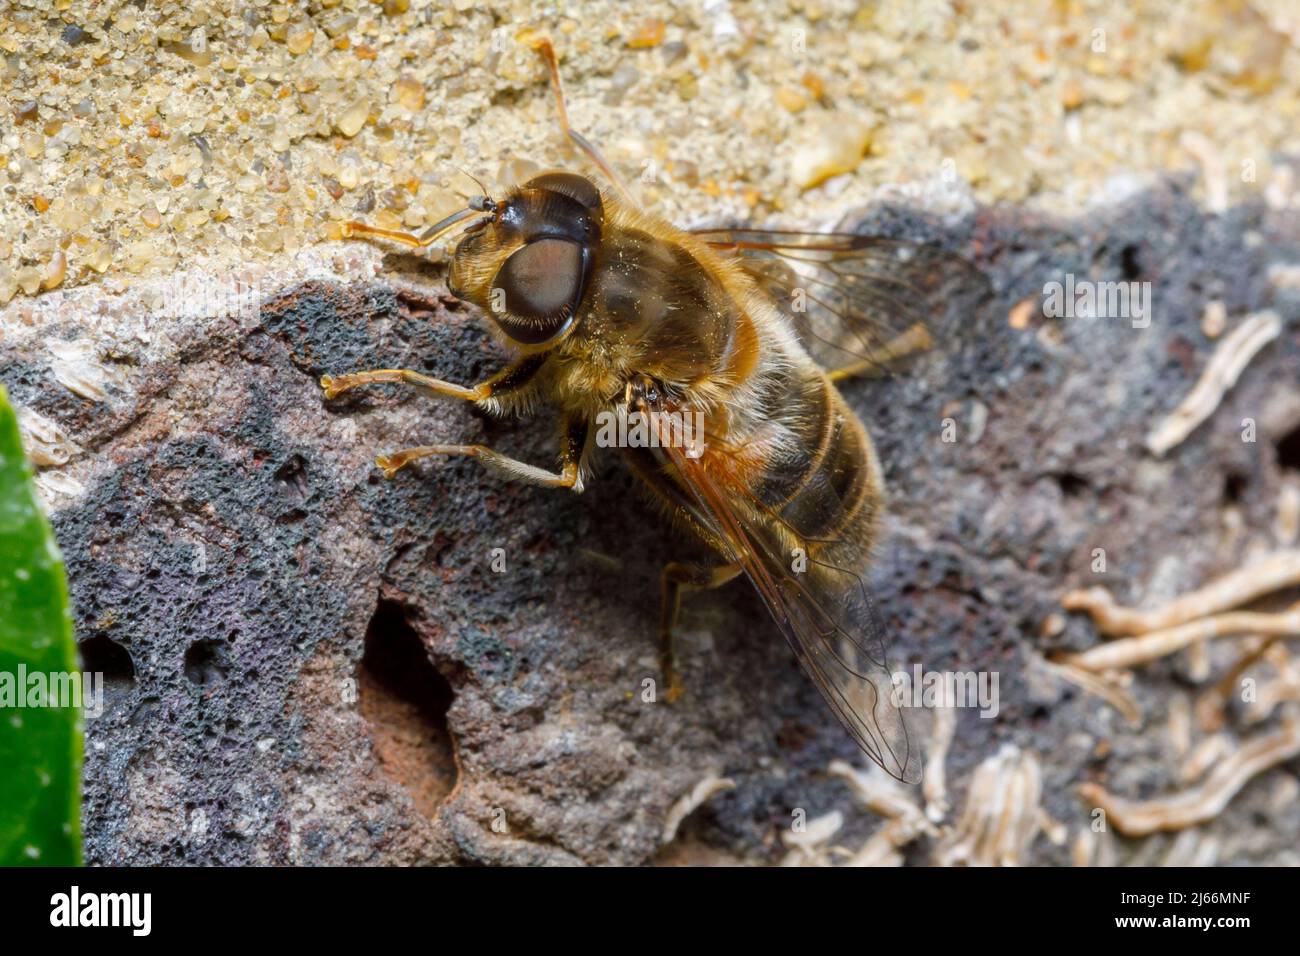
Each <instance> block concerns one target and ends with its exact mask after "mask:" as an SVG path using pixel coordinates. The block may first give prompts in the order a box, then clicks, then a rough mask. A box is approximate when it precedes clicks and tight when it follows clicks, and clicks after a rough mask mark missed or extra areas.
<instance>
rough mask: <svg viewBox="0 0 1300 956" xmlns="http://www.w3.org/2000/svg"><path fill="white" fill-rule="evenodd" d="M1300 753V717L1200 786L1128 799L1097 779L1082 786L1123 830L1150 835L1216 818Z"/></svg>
mask: <svg viewBox="0 0 1300 956" xmlns="http://www.w3.org/2000/svg"><path fill="white" fill-rule="evenodd" d="M1297 754H1300V720H1294V719H1292V720H1290V721H1288V722H1287V725H1286V726H1285V727H1284V728H1283V729H1282V730H1280V731H1278V732H1277V733H1274V734H1269V735H1268V736H1266V737H1260V738H1257V739H1256V740H1253V741H1251V742H1249V743H1247V744H1246V745H1244V746H1243V747H1241V748H1240V749H1239V750H1237V751H1236V752H1234V753H1232V754H1230V755H1228V756H1227V757H1225V758H1224V760H1223V761H1222V762H1221V763H1219V764H1218V765H1217V766H1216V767H1215V768H1214V769H1213V771H1211V773H1210V775H1209V777H1207V778H1206V780H1205V782H1204V783H1203V784H1201V785H1200V786H1197V787H1193V788H1191V789H1189V790H1184V791H1182V792H1181V793H1176V794H1173V795H1172V796H1168V797H1164V798H1161V799H1158V800H1145V801H1139V800H1127V799H1125V798H1123V797H1118V796H1115V795H1114V794H1111V793H1109V792H1107V791H1106V790H1105V789H1103V788H1102V787H1100V786H1098V785H1097V784H1095V783H1085V784H1083V785H1082V786H1080V787H1079V794H1080V796H1082V797H1083V798H1084V799H1085V800H1087V801H1088V802H1089V803H1091V804H1093V805H1094V806H1097V807H1100V808H1101V809H1102V810H1104V811H1105V813H1106V819H1107V820H1108V821H1109V822H1110V824H1111V825H1112V826H1114V827H1115V829H1116V830H1118V831H1119V832H1120V833H1122V834H1124V835H1125V836H1130V837H1140V836H1147V835H1148V834H1151V833H1156V832H1159V831H1161V830H1168V831H1173V830H1182V829H1185V828H1187V827H1191V826H1196V825H1197V824H1200V823H1205V822H1206V821H1207V820H1212V819H1214V818H1215V817H1217V816H1218V815H1219V814H1220V813H1222V812H1223V809H1224V808H1225V807H1226V806H1227V805H1228V804H1229V802H1231V800H1232V798H1233V797H1235V796H1236V795H1237V793H1238V791H1240V790H1241V788H1242V787H1244V786H1245V785H1246V784H1247V783H1248V782H1250V780H1251V779H1252V778H1253V777H1255V776H1257V775H1259V774H1261V773H1263V772H1264V771H1265V770H1268V769H1269V768H1271V767H1275V766H1277V765H1278V764H1280V763H1282V762H1283V761H1286V760H1290V759H1291V758H1292V757H1295V756H1296V755H1297Z"/></svg>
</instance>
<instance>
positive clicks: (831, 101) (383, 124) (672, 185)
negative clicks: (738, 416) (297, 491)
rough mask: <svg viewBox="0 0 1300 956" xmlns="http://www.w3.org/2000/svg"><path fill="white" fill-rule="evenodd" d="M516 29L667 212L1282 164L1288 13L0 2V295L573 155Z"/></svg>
mask: <svg viewBox="0 0 1300 956" xmlns="http://www.w3.org/2000/svg"><path fill="white" fill-rule="evenodd" d="M52 7H53V11H52V10H51V8H52ZM527 30H541V31H545V32H546V33H548V34H550V35H551V36H552V37H553V38H554V40H555V42H556V45H557V47H558V49H559V51H560V55H561V57H562V59H563V66H562V68H563V73H564V76H565V80H566V83H567V87H568V92H569V97H570V109H571V113H572V117H573V121H574V123H575V125H576V126H577V127H578V128H579V129H582V130H584V131H585V132H586V133H587V134H588V135H589V136H590V137H591V138H592V139H594V140H595V141H597V142H598V143H599V144H601V145H602V146H603V148H604V149H605V150H606V152H607V153H608V156H609V158H610V159H611V160H612V162H613V163H614V165H615V166H616V168H618V169H619V170H620V171H621V172H622V173H623V175H624V176H625V177H626V178H628V179H629V180H631V181H632V182H633V183H634V188H635V189H636V191H637V192H638V193H639V194H640V195H641V197H642V199H643V200H644V201H645V202H646V204H647V205H649V206H650V207H651V208H654V209H657V210H660V211H662V212H663V213H665V214H666V215H668V216H670V217H671V218H674V219H676V220H678V221H686V222H692V223H694V222H700V221H707V220H713V221H723V220H728V221H729V220H736V219H747V220H756V221H764V222H781V223H786V224H800V225H805V226H808V225H824V224H826V223H828V222H833V221H834V220H835V219H836V218H837V216H838V214H839V213H840V212H842V211H843V210H844V209H845V208H846V207H848V206H851V205H859V206H860V205H862V204H863V203H864V202H865V201H867V200H870V199H872V198H880V197H885V198H894V199H901V200H908V199H912V200H916V199H919V198H922V197H924V198H925V199H926V201H928V202H931V203H933V202H936V201H937V202H941V203H942V202H948V203H960V202H963V201H965V199H966V197H967V196H968V191H969V195H973V197H974V198H975V199H976V200H978V201H981V202H999V201H1012V202H1029V203H1034V204H1039V205H1041V206H1042V207H1043V208H1045V209H1049V210H1052V211H1056V212H1062V213H1070V212H1075V211H1078V210H1079V209H1080V208H1083V207H1084V206H1086V204H1087V203H1088V202H1089V201H1091V200H1093V199H1096V198H1099V197H1100V198H1106V197H1110V198H1114V197H1115V196H1117V195H1122V194H1124V193H1126V192H1129V191H1131V190H1132V189H1133V188H1134V187H1135V179H1134V177H1135V176H1136V177H1137V180H1136V182H1140V181H1141V180H1142V178H1143V177H1148V176H1149V174H1152V173H1158V172H1161V171H1165V170H1170V169H1188V168H1199V169H1200V170H1202V171H1203V172H1205V173H1206V174H1207V175H1206V177H1205V184H1204V188H1205V190H1206V199H1207V202H1209V203H1211V204H1224V203H1226V202H1228V201H1229V200H1230V198H1232V197H1233V196H1234V194H1238V193H1240V192H1241V191H1243V190H1246V191H1249V190H1253V189H1261V188H1267V187H1268V185H1269V184H1270V183H1273V182H1274V180H1275V173H1274V167H1273V165H1272V162H1271V160H1272V158H1273V157H1274V156H1276V155H1277V154H1278V153H1279V152H1285V151H1292V152H1294V151H1296V150H1297V149H1300V140H1298V139H1297V132H1296V131H1297V129H1300V51H1298V50H1297V49H1296V45H1297V38H1298V37H1300V14H1298V13H1297V12H1296V9H1295V7H1294V5H1292V4H1289V3H1288V2H1286V0H1256V2H1253V3H1243V2H1237V0H1201V2H1190V3H1184V2H1180V0H1174V2H1151V3H1141V4H1131V5H1130V4H1124V3H1098V2H1093V3H1088V2H1079V0H1043V2H1032V0H1024V2H1013V3H998V4H994V3H968V2H966V3H963V2H953V0H907V2H879V3H861V4H860V3H853V2H847V0H827V2H823V0H807V2H803V0H794V2H763V3H753V4H741V3H727V2H725V0H701V2H694V3H681V4H668V3H647V4H619V3H608V2H600V0H583V2H580V3H571V4H557V5H554V6H552V5H534V4H528V3H513V4H511V3H471V2H468V0H456V2H454V3H446V4H444V3H432V2H421V0H387V2H384V3H374V2H370V0H321V2H314V3H309V4H298V3H268V2H261V0H253V2H246V3H233V2H219V0H208V2H203V0H200V2H195V3H186V4H158V5H156V4H143V3H133V2H129V0H128V2H118V0H105V2H95V3H87V2H73V0H58V2H55V3H51V2H50V0H4V2H3V3H0V184H3V190H2V191H0V304H2V303H4V302H6V301H8V300H9V299H11V298H12V297H13V296H14V295H21V294H37V293H39V292H40V291H42V290H43V289H48V288H53V287H55V286H57V285H59V284H63V285H72V284H80V283H85V282H91V281H94V280H95V279H96V278H97V277H99V276H102V275H109V276H119V277H127V278H129V277H132V276H144V275H155V274H160V273H167V272H168V271H170V270H172V269H174V268H176V267H177V265H178V264H181V263H193V262H195V261H203V260H204V259H214V260H216V263H214V264H225V263H230V262H236V261H238V262H247V261H250V260H258V259H267V258H268V257H270V256H271V255H273V254H275V253H277V252H281V251H290V252H292V251H294V250H296V249H299V248H302V247H304V246H308V245H311V244H313V243H317V242H320V241H322V239H324V238H325V237H327V236H331V235H337V224H338V223H339V222H340V221H341V220H344V219H347V218H351V217H363V218H366V219H368V220H370V221H372V222H375V223H378V224H380V225H385V226H389V227H398V228H402V227H405V228H411V229H418V227H420V226H421V225H423V224H427V223H429V222H432V221H435V220H437V219H438V218H440V217H441V216H442V215H443V214H445V213H446V212H447V211H448V210H449V209H452V208H455V207H456V206H457V204H458V203H459V202H460V201H461V200H460V197H459V193H460V192H463V191H466V190H472V189H473V186H472V184H471V183H470V182H469V180H468V178H467V177H466V176H465V175H463V174H462V173H461V172H460V170H465V171H468V172H470V173H473V174H475V175H476V176H479V177H480V178H482V179H484V180H485V181H486V182H487V183H489V184H491V185H493V186H495V185H497V184H499V183H501V182H503V181H505V182H509V181H511V180H513V179H514V178H516V177H517V176H519V175H521V174H522V173H525V172H527V170H529V169H531V168H533V167H534V166H536V165H539V164H540V165H573V164H575V163H577V162H579V160H578V159H577V158H576V157H574V156H573V155H572V154H571V153H570V151H569V150H568V149H567V147H566V144H565V143H564V141H563V140H562V139H561V137H560V136H559V135H558V134H557V127H556V124H555V122H554V114H553V105H552V101H551V98H550V94H549V91H548V90H547V86H546V79H545V72H544V69H543V67H542V64H541V63H540V62H539V60H538V59H537V57H536V56H535V55H534V54H533V53H532V52H531V51H530V50H529V49H528V48H527V47H526V46H525V45H523V44H522V43H520V42H519V40H518V38H519V36H520V35H521V33H522V32H523V31H527ZM524 157H526V159H525V158H524ZM1276 175H1278V176H1285V175H1286V174H1285V173H1281V172H1280V173H1277V174H1276ZM1286 185H1287V184H1286V183H1282V184H1281V186H1282V188H1285V187H1286Z"/></svg>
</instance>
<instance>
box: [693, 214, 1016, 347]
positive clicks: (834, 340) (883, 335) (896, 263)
mask: <svg viewBox="0 0 1300 956" xmlns="http://www.w3.org/2000/svg"><path fill="white" fill-rule="evenodd" d="M693 234H694V235H695V236H697V237H699V238H700V239H702V240H704V241H705V242H706V243H708V244H709V246H710V247H711V248H713V249H715V250H717V251H718V252H722V253H731V254H734V255H735V256H736V257H737V259H738V260H739V261H740V265H741V267H742V268H744V269H745V271H746V272H748V273H749V274H750V275H751V276H752V277H753V279H754V280H755V282H756V283H757V284H758V285H759V287H760V288H761V289H763V290H764V291H765V292H766V293H767V294H768V296H769V297H770V298H771V300H772V302H773V303H774V304H775V305H776V306H777V308H779V309H780V310H781V311H782V312H784V313H785V314H786V315H787V316H788V317H789V318H790V321H791V322H792V323H793V325H794V327H795V330H796V331H797V332H798V334H799V337H800V339H801V340H802V341H803V344H804V347H805V348H806V349H807V350H808V353H809V354H810V355H811V356H812V358H813V360H814V361H816V362H817V363H818V364H819V365H821V366H822V368H823V369H825V370H826V371H828V372H830V371H838V370H851V371H856V372H862V371H869V370H873V369H880V370H886V369H887V368H888V367H889V366H890V365H891V364H896V363H897V361H898V359H900V358H902V357H904V356H906V355H909V354H912V353H915V352H917V351H921V350H924V349H927V348H929V347H931V346H932V345H933V344H934V343H935V342H937V341H942V340H943V339H944V338H946V336H947V330H948V328H949V327H950V326H951V325H952V324H953V322H954V321H955V320H956V319H957V318H958V317H960V316H964V315H969V314H971V313H972V312H973V311H974V310H975V309H976V308H977V307H978V304H979V302H980V301H981V300H982V299H983V298H984V297H986V296H987V295H988V293H989V289H990V286H989V282H988V279H987V277H985V276H984V274H983V273H982V272H980V271H979V270H978V269H977V268H975V266H973V265H972V264H971V263H969V262H967V261H966V260H965V259H963V258H961V257H960V256H957V255H954V254H953V253H951V252H947V251H945V250H943V249H940V248H938V247H937V246H927V245H920V244H916V243H910V242H904V241H902V240H897V239H885V238H882V237H879V236H860V235H856V234H854V233H848V232H831V233H814V232H798V231H786V230H776V229H704V230H695V231H694V232H693Z"/></svg>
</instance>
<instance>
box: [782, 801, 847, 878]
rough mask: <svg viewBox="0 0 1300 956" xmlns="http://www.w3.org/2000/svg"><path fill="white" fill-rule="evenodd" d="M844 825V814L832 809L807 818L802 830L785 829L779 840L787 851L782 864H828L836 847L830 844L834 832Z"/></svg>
mask: <svg viewBox="0 0 1300 956" xmlns="http://www.w3.org/2000/svg"><path fill="white" fill-rule="evenodd" d="M843 826H844V814H842V813H840V811H838V810H832V811H831V812H830V813H827V814H825V815H824V816H820V817H817V818H815V819H812V820H809V821H808V822H807V823H806V824H805V825H804V827H803V829H802V830H793V829H792V830H786V831H785V832H784V833H782V834H781V842H782V843H784V844H785V845H786V846H787V847H788V848H789V852H788V853H786V855H785V857H784V858H782V860H781V865H782V866H830V865H831V857H832V856H833V855H834V854H835V853H836V852H837V851H838V852H839V853H841V854H842V853H844V852H845V851H843V850H842V849H840V848H838V847H832V846H831V845H830V843H831V840H832V839H834V837H835V834H837V833H839V832H840V829H841V828H842V827H843Z"/></svg>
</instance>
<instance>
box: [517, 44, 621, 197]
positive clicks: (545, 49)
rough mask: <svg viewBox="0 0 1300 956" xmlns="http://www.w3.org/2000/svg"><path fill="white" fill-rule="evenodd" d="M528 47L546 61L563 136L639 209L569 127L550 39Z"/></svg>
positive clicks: (590, 147) (584, 140) (603, 161)
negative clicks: (585, 155) (584, 154)
mask: <svg viewBox="0 0 1300 956" xmlns="http://www.w3.org/2000/svg"><path fill="white" fill-rule="evenodd" d="M529 45H530V46H531V47H532V48H533V49H534V50H536V51H537V52H538V53H539V54H541V57H542V59H543V60H545V61H546V65H547V67H548V68H549V69H550V71H551V86H552V88H553V89H554V90H555V105H556V109H557V111H558V113H559V117H560V128H561V129H562V130H564V135H565V136H567V137H568V138H569V139H571V140H573V142H574V143H575V144H576V145H577V147H578V148H579V149H580V150H582V151H583V152H584V153H586V154H587V158H588V159H590V160H591V161H592V162H593V163H595V164H596V166H597V168H598V169H599V170H600V171H601V172H602V173H604V174H605V178H606V179H608V180H609V181H610V182H611V183H612V184H613V185H614V188H616V189H617V190H618V192H619V195H621V196H622V197H623V199H624V201H625V202H627V203H628V204H629V205H630V206H632V207H633V208H637V207H639V206H640V205H641V204H640V203H638V202H637V201H636V200H635V199H633V198H632V193H631V192H629V191H628V188H627V186H626V185H624V183H623V180H621V179H620V178H619V176H618V173H616V172H614V167H613V166H611V165H610V164H609V162H608V161H606V159H605V157H604V156H602V155H601V153H600V150H599V149H597V148H596V146H595V144H593V143H592V142H591V140H589V139H587V137H585V136H583V135H582V134H581V133H579V132H578V131H577V130H576V129H574V128H573V127H571V126H570V125H569V111H568V109H567V108H566V107H565V105H564V85H563V84H562V83H561V82H560V66H559V63H558V62H556V59H555V47H553V46H551V40H550V38H549V37H536V38H534V39H533V40H531V41H530V42H529Z"/></svg>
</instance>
